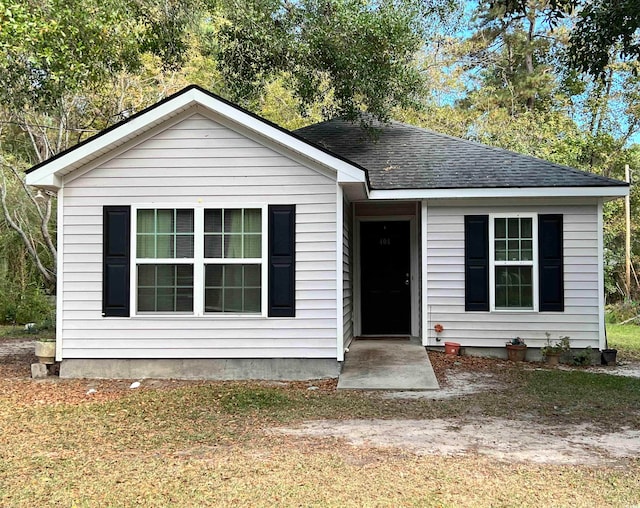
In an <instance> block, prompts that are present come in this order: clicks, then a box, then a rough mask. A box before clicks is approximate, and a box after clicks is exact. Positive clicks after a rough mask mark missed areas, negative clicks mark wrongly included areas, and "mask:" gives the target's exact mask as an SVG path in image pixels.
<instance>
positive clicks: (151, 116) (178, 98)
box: [27, 85, 367, 189]
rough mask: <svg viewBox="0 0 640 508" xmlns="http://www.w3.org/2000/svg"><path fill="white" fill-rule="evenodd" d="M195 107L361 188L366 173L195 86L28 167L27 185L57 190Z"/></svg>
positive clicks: (352, 164)
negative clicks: (101, 159)
mask: <svg viewBox="0 0 640 508" xmlns="http://www.w3.org/2000/svg"><path fill="white" fill-rule="evenodd" d="M194 107H200V108H202V109H201V110H200V111H201V112H205V113H207V112H208V113H211V114H214V115H216V116H217V117H218V118H221V119H224V120H227V121H229V122H233V123H234V124H235V125H238V126H241V127H243V128H245V129H248V130H249V131H252V132H254V133H256V134H258V135H259V136H263V137H264V138H266V139H269V140H270V141H272V142H275V143H277V144H279V145H281V146H283V147H284V148H286V149H288V150H290V151H291V152H294V153H297V154H299V155H302V156H303V157H305V158H306V159H310V160H312V161H313V162H316V163H318V164H320V165H322V166H324V167H327V168H330V169H332V170H335V171H336V173H337V175H338V181H339V182H358V183H362V184H364V183H365V182H366V177H367V174H366V170H365V169H364V168H362V167H359V166H358V165H357V164H356V163H354V162H352V161H349V160H346V159H344V158H343V157H341V156H339V155H337V154H335V153H332V152H330V151H329V150H326V149H324V148H322V147H320V146H315V145H314V144H313V143H311V142H309V141H307V140H304V139H302V138H300V137H299V136H297V135H296V134H295V133H293V132H291V131H288V130H286V129H284V128H282V127H280V126H278V125H276V124H274V123H272V122H270V121H268V120H266V119H264V118H262V117H260V116H258V115H255V114H253V113H251V112H250V111H247V110H246V109H243V108H241V107H240V106H238V105H236V104H233V103H231V102H229V101H227V100H225V99H223V98H222V97H219V96H218V95H215V94H213V93H211V92H208V91H207V90H204V89H203V88H201V87H199V86H197V85H190V86H188V87H186V88H183V89H182V90H180V91H179V92H177V93H175V94H173V95H170V96H169V97H167V98H165V99H163V100H161V101H160V102H157V103H156V104H154V105H152V106H150V107H148V108H146V109H143V110H142V111H139V112H138V113H136V114H135V115H133V116H131V117H130V118H127V119H125V120H123V121H121V122H119V123H117V124H115V125H112V126H111V127H109V128H108V129H105V130H103V131H101V132H100V133H98V134H96V135H95V136H92V137H90V138H88V139H86V140H84V141H82V142H81V143H79V144H77V145H75V146H73V147H71V148H69V149H67V150H65V151H63V152H60V153H59V154H57V155H55V156H54V157H51V158H50V159H47V160H46V161H43V162H41V163H40V164H37V165H36V166H33V167H32V168H31V169H29V170H28V171H27V183H28V184H29V185H34V186H38V187H44V188H54V189H56V188H60V187H61V185H62V177H63V176H64V175H66V174H68V173H71V172H72V171H74V170H75V169H78V168H80V167H82V166H84V165H85V164H88V163H90V162H91V161H93V160H95V159H97V158H98V157H100V156H102V155H104V154H106V153H109V152H110V151H112V150H114V149H116V148H117V147H119V146H121V145H123V144H124V143H126V142H128V141H130V140H132V139H134V138H136V137H137V136H140V135H141V134H144V133H145V132H147V131H149V130H151V129H152V128H154V127H156V126H158V125H160V124H162V123H163V122H166V121H167V120H169V119H171V118H172V117H175V116H177V115H179V114H181V113H183V112H185V111H187V110H189V109H191V108H194Z"/></svg>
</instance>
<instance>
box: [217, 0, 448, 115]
mask: <svg viewBox="0 0 640 508" xmlns="http://www.w3.org/2000/svg"><path fill="white" fill-rule="evenodd" d="M221 5H222V8H221V12H222V19H221V20H220V23H219V28H218V30H217V31H216V32H215V45H214V44H211V46H212V47H214V46H215V51H216V58H217V59H218V63H219V68H220V70H221V72H222V75H223V76H224V79H225V82H226V85H227V87H228V89H229V90H230V92H231V95H232V97H233V98H234V100H236V101H239V102H241V103H243V104H245V105H247V106H251V104H252V103H254V101H255V99H256V98H257V97H258V96H259V95H260V94H261V93H262V91H263V90H264V88H265V86H266V84H267V83H269V82H271V81H272V80H273V79H276V78H279V77H282V76H286V81H287V84H288V86H289V87H290V88H291V90H292V91H293V93H294V95H295V96H296V98H298V99H299V100H300V109H301V112H302V113H303V114H305V113H306V112H307V111H308V108H309V107H312V106H313V105H314V104H317V103H320V102H322V101H323V100H324V98H325V97H326V96H327V95H330V96H331V97H332V101H331V103H330V104H327V105H326V108H325V109H324V112H323V113H324V116H325V117H333V116H336V115H342V116H345V117H347V118H349V119H356V118H360V115H361V111H362V109H365V110H366V111H368V112H369V113H370V114H372V115H373V116H374V117H376V118H379V119H383V120H386V119H388V118H389V114H390V111H391V109H392V108H393V107H395V106H402V107H408V106H413V107H419V106H420V98H421V97H424V90H423V88H422V84H423V80H422V78H421V75H420V72H419V70H418V68H417V66H416V65H415V58H416V54H417V52H418V50H419V49H420V47H421V45H422V43H423V42H422V41H423V38H424V36H426V35H427V33H428V31H429V29H430V28H431V24H430V23H428V22H429V21H431V23H436V20H440V19H442V18H443V16H446V15H447V14H448V13H449V12H451V6H452V5H453V2H443V1H437V0H429V1H427V2H419V1H415V0H401V1H399V2H380V3H377V2H362V1H361V0H306V1H302V2H295V3H290V2H284V1H281V0H255V1H252V2H249V3H247V4H245V5H244V8H238V6H237V4H236V2H233V1H226V2H222V4H221ZM438 22H439V21H438ZM212 35H213V34H212Z"/></svg>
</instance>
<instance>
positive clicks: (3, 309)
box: [0, 285, 55, 329]
mask: <svg viewBox="0 0 640 508" xmlns="http://www.w3.org/2000/svg"><path fill="white" fill-rule="evenodd" d="M54 315H55V311H54V309H53V303H52V302H51V300H50V299H49V298H48V297H47V295H46V294H44V292H43V291H42V290H41V289H40V288H38V287H37V286H33V285H29V286H27V287H26V288H24V289H22V290H19V291H18V290H17V289H16V288H15V287H14V288H7V287H6V286H5V287H2V288H0V320H1V322H2V323H5V324H25V323H36V324H41V325H42V326H38V327H37V328H38V329H45V328H50V327H52V326H55V325H53V323H54V318H53V316H54Z"/></svg>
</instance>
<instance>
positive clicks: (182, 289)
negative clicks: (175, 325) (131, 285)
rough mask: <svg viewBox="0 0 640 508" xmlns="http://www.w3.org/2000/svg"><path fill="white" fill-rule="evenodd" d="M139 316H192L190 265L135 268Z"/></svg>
mask: <svg viewBox="0 0 640 508" xmlns="http://www.w3.org/2000/svg"><path fill="white" fill-rule="evenodd" d="M138 312H193V265H146V264H145V265H138Z"/></svg>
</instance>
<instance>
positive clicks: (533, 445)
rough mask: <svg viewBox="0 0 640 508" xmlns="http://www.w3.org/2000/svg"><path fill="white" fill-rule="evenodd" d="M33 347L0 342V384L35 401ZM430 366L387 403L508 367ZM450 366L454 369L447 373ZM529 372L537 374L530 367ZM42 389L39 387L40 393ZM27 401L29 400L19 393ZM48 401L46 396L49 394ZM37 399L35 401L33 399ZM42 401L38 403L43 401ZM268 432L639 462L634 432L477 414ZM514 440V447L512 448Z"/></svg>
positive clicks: (414, 448)
mask: <svg viewBox="0 0 640 508" xmlns="http://www.w3.org/2000/svg"><path fill="white" fill-rule="evenodd" d="M33 349H34V341H33V340H32V339H30V338H26V339H0V377H2V378H5V379H14V380H15V382H17V383H19V384H20V386H22V387H23V389H25V388H26V389H28V390H29V391H30V392H32V394H33V397H35V399H34V402H38V400H39V399H38V397H40V395H38V393H39V391H40V390H39V388H40V387H41V386H42V385H41V383H42V382H41V381H31V380H30V379H29V375H30V364H31V363H33V362H35V361H36V358H35V356H34V354H33ZM430 356H431V360H432V364H433V367H434V370H435V372H436V375H437V376H438V380H439V382H440V385H441V386H442V388H441V390H437V391H429V392H385V393H382V394H381V395H380V396H381V397H386V398H406V399H412V398H421V399H430V400H440V399H445V398H452V397H466V396H469V395H472V394H474V393H476V394H477V393H481V392H485V391H492V390H502V389H504V388H505V387H504V384H503V381H501V380H500V376H499V375H498V373H499V371H500V368H507V367H508V365H507V364H506V362H500V361H496V360H486V359H477V358H466V357H465V358H460V359H457V360H452V359H451V358H446V356H445V355H441V354H432V355H430ZM452 367H455V368H452ZM531 368H540V365H539V364H537V365H536V364H532V366H531ZM589 370H591V371H594V372H604V373H607V374H612V375H627V376H636V377H640V363H635V362H633V363H626V364H623V365H619V366H617V367H602V368H601V367H592V368H590V369H589ZM48 382H56V383H59V386H58V388H59V390H56V392H58V394H59V396H60V399H61V401H65V402H71V403H73V396H74V395H75V396H76V398H78V397H79V398H81V399H84V398H86V397H87V394H86V390H89V389H91V388H95V389H97V390H98V391H97V393H96V394H95V395H91V397H92V398H93V397H95V398H94V400H101V399H103V398H104V399H105V400H106V399H109V398H112V397H117V396H118V395H117V394H118V393H122V392H123V391H126V390H127V389H128V386H129V383H130V382H128V381H92V380H58V379H57V378H55V377H54V378H51V379H49V380H46V381H45V383H48ZM144 384H145V387H148V388H152V389H164V388H170V387H175V386H178V385H181V384H183V383H182V382H175V381H169V380H167V381H154V380H145V381H144ZM43 388H44V387H43ZM25 395H27V398H29V397H28V394H25ZM48 398H51V394H48ZM36 399H38V400H36ZM42 402H44V401H42ZM273 432H276V433H280V434H286V435H291V436H306V437H312V438H320V439H324V438H328V439H335V438H338V439H341V440H344V441H345V442H346V443H348V444H350V445H352V446H357V447H359V446H374V447H379V448H385V449H400V450H404V451H408V452H411V453H415V454H416V455H440V456H456V455H458V456H459V455H467V454H479V455H483V456H487V457H490V458H493V459H497V460H500V461H506V462H531V463H539V464H568V465H571V464H582V465H592V466H600V465H608V466H614V467H615V466H617V465H619V466H621V467H622V466H624V464H625V463H626V461H627V459H639V458H640V430H637V429H631V428H624V429H622V430H620V431H619V432H611V433H602V432H601V431H598V430H597V429H594V428H590V427H589V426H587V425H562V426H553V425H541V424H539V423H536V422H535V421H531V420H516V419H499V418H487V417H483V416H482V415H478V416H477V417H468V416H467V417H466V418H465V420H464V421H460V420H456V419H453V418H452V419H431V420H407V419H385V420H365V419H353V420H346V421H345V420H341V421H337V420H335V421H334V420H320V421H310V422H305V423H303V424H301V425H298V426H295V427H280V428H277V429H274V430H273ZM514 435H515V436H517V442H518V445H517V446H513V445H512V444H511V443H513V438H514Z"/></svg>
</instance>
